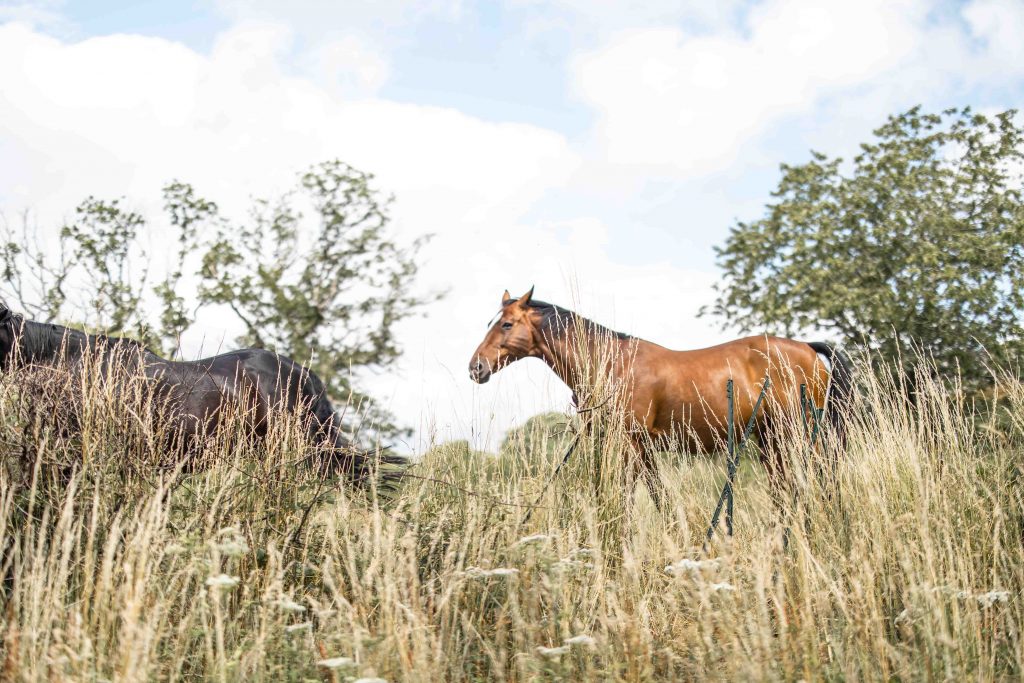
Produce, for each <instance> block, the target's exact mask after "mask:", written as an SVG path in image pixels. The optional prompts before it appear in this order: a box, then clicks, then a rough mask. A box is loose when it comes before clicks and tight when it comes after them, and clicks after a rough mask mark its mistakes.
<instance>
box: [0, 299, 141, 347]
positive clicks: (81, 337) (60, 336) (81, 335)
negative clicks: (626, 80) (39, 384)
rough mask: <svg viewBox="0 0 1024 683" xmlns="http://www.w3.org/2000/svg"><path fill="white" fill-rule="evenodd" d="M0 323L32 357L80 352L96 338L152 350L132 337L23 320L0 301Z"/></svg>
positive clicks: (112, 344) (118, 345)
mask: <svg viewBox="0 0 1024 683" xmlns="http://www.w3.org/2000/svg"><path fill="white" fill-rule="evenodd" d="M0 326H8V327H9V328H10V330H11V332H12V336H13V333H17V334H18V336H19V337H20V340H19V345H20V347H21V349H22V351H23V352H24V353H26V354H27V355H28V356H29V357H32V358H46V359H52V358H55V357H56V356H57V355H58V354H59V353H61V352H62V351H68V352H71V353H73V354H81V353H83V352H84V351H85V349H86V348H88V347H90V346H94V345H95V344H96V343H97V342H100V343H103V344H106V345H107V348H108V349H111V348H130V349H137V350H139V351H142V352H144V353H149V354H153V352H152V351H150V350H149V349H148V348H147V347H146V346H145V345H144V344H143V343H142V342H139V341H136V340H135V339H130V338H128V337H111V336H108V335H105V334H88V333H87V332H83V331H82V330H79V329H75V328H73V327H66V326H64V325H57V324H56V323H41V322H36V321H35V320H27V319H26V318H25V317H24V316H23V315H20V314H18V313H14V312H12V311H11V310H10V309H9V308H7V307H6V306H3V305H2V304H0ZM10 351H11V349H0V353H2V354H3V355H5V356H6V355H7V354H8V353H9V352H10ZM153 355H156V354H153Z"/></svg>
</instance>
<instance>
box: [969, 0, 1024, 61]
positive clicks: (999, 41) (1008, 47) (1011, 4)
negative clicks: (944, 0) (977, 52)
mask: <svg viewBox="0 0 1024 683" xmlns="http://www.w3.org/2000/svg"><path fill="white" fill-rule="evenodd" d="M961 14H962V15H963V17H964V19H965V20H966V21H967V23H968V25H969V26H970V30H971V34H972V35H973V36H974V38H975V39H977V40H980V41H981V42H982V43H984V44H985V45H986V46H987V48H988V49H987V51H986V52H985V53H984V59H985V61H987V62H988V64H987V65H986V66H987V67H988V69H989V70H996V71H997V73H1000V74H1003V75H1009V74H1021V73H1024V38H1022V37H1024V3H1021V2H1019V0H975V1H974V2H971V3H969V4H967V5H966V6H964V8H963V10H962V11H961Z"/></svg>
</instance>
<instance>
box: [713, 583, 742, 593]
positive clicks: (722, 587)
mask: <svg viewBox="0 0 1024 683" xmlns="http://www.w3.org/2000/svg"><path fill="white" fill-rule="evenodd" d="M711 590H712V591H713V592H715V593H718V592H719V591H726V592H732V591H735V590H736V586H734V585H732V584H731V583H727V582H725V581H723V582H722V583H713V584H711Z"/></svg>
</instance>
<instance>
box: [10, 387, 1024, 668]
mask: <svg viewBox="0 0 1024 683" xmlns="http://www.w3.org/2000/svg"><path fill="white" fill-rule="evenodd" d="M27 379H28V378H27V377H18V376H15V377H8V378H6V379H5V380H4V381H3V383H2V384H0V448H2V456H3V468H2V469H0V552H2V555H0V561H2V563H3V566H2V571H0V574H2V577H3V585H2V592H0V620H2V622H0V637H2V644H0V679H2V680H14V681H51V680H53V681H56V680H71V681H102V680H109V681H139V680H176V681H181V680H200V679H202V680H225V681H242V680H245V681H260V680H263V681H303V680H311V681H321V680H326V681H350V680H356V679H360V678H363V679H372V678H382V679H384V680H387V681H441V680H511V681H524V680H607V681H619V680H622V681H647V680H691V679H694V678H713V679H731V680H749V679H768V680H800V679H805V680H820V679H830V680H837V679H848V680H878V679H899V680H934V679H946V680H950V679H953V680H956V679H965V678H970V679H982V680H989V679H1019V677H1020V676H1022V675H1024V642H1022V638H1024V636H1022V634H1021V624H1024V603H1022V599H1021V591H1022V588H1024V549H1022V548H1024V544H1022V532H1024V488H1022V471H1024V385H1021V384H1018V383H1014V382H1010V381H1007V382H1006V383H1004V384H1003V386H1002V387H1001V396H1002V398H1001V399H1000V404H999V407H998V409H997V410H988V409H986V410H985V411H981V410H977V409H974V408H972V407H971V406H972V404H971V402H969V401H967V400H965V399H964V398H963V397H962V396H957V395H955V394H951V393H949V392H948V391H946V390H944V389H941V388H939V387H937V386H927V387H925V389H924V390H923V392H922V394H921V395H920V399H919V402H918V407H913V406H911V405H909V404H908V403H906V402H905V401H903V400H902V399H900V398H899V396H900V394H899V392H897V391H894V390H893V388H892V387H891V383H890V382H887V381H884V380H879V379H876V378H870V377H863V376H862V378H861V379H862V382H863V384H864V386H863V387H862V393H861V398H862V403H861V404H860V405H859V406H858V409H857V412H856V416H855V422H854V424H853V426H852V428H851V438H850V443H849V447H848V449H847V452H846V454H845V455H844V457H843V458H842V459H841V461H840V463H839V466H838V472H837V478H838V493H836V490H835V489H834V488H833V487H832V486H831V485H829V484H828V483H827V482H823V481H822V480H821V479H820V478H819V477H818V476H817V472H818V469H819V467H818V466H819V465H820V464H821V463H823V462H827V459H828V458H830V457H832V456H834V455H835V454H834V453H830V452H828V451H826V452H815V453H808V450H807V449H806V447H805V440H804V439H803V437H802V435H801V434H800V430H799V428H798V427H795V426H794V428H793V437H792V439H791V440H790V443H789V447H788V452H787V457H788V460H789V462H791V463H793V471H792V473H791V474H792V477H791V478H792V480H793V481H795V482H796V485H795V494H794V495H793V496H792V497H791V496H790V494H789V493H786V494H785V495H783V496H782V500H783V503H782V504H780V505H776V504H774V503H773V502H772V499H771V497H770V495H769V490H768V488H767V484H766V478H765V477H764V475H763V472H762V470H761V468H760V466H759V465H757V464H756V463H752V462H748V463H746V464H745V465H744V467H743V468H742V469H741V471H740V479H739V486H738V496H737V535H736V538H735V539H733V540H732V541H728V540H718V541H716V542H715V543H714V544H713V545H712V546H711V547H710V549H709V552H708V553H707V554H704V553H702V551H701V543H702V540H703V534H704V531H705V528H706V524H707V521H708V518H709V515H710V513H711V510H712V508H713V505H714V502H715V499H716V497H717V494H718V488H719V486H720V483H721V479H722V476H723V472H724V464H723V462H722V461H721V460H720V459H709V458H706V457H705V458H699V459H687V458H678V457H675V458H673V457H670V456H666V457H665V458H664V467H663V478H664V481H665V484H666V489H667V493H666V503H667V504H666V505H665V507H664V509H663V510H662V511H661V512H659V511H658V510H656V509H655V508H654V507H653V505H651V503H650V501H649V499H648V498H647V496H646V493H644V492H643V491H638V492H637V493H636V494H635V495H627V494H625V493H624V487H623V485H622V478H623V471H624V468H623V467H622V453H623V452H624V449H623V442H624V439H623V436H622V429H621V426H619V425H616V424H615V423H614V420H613V419H611V418H608V419H607V420H602V419H598V420H597V424H595V425H593V426H592V427H591V428H590V429H589V431H588V432H587V433H586V434H585V435H584V437H583V438H582V439H581V442H580V445H579V448H578V451H577V453H576V454H575V455H574V456H573V458H572V459H570V461H569V463H568V465H567V466H566V467H565V469H564V470H563V472H562V473H561V475H560V476H559V477H558V478H557V479H556V480H555V481H554V482H553V484H552V485H551V486H550V488H549V489H546V490H545V484H546V482H547V481H548V479H549V477H550V476H551V473H552V471H553V468H554V467H555V465H556V463H557V461H558V460H560V459H561V454H562V449H563V448H564V446H565V444H566V442H567V441H568V439H569V438H571V437H570V435H567V434H565V433H563V431H562V430H563V426H562V425H560V424H559V420H555V419H550V416H547V417H545V418H544V419H538V420H534V421H531V423H529V424H528V425H526V427H524V429H523V430H520V431H519V432H516V433H513V434H512V435H510V437H509V438H508V439H507V440H506V442H505V444H504V445H503V446H502V448H501V451H500V453H499V454H496V455H492V454H487V453H478V452H472V451H471V450H470V449H469V447H468V445H467V444H465V443H452V444H447V445H442V446H439V447H437V448H435V449H433V450H431V451H430V452H428V453H426V454H425V455H424V457H423V458H422V460H421V461H420V462H418V463H417V464H416V465H415V467H414V468H413V469H412V470H411V475H410V476H408V477H407V478H406V479H404V480H403V482H402V484H401V487H400V488H399V490H398V491H397V492H394V493H392V494H390V495H388V496H387V497H384V496H380V497H378V496H377V495H376V492H375V491H374V490H370V491H368V492H366V493H358V492H357V493H353V492H350V491H348V490H343V489H341V488H339V487H337V486H336V485H334V484H333V483H326V484H325V483H323V482H321V481H318V480H317V479H316V477H315V476H314V473H313V470H312V469H310V468H308V467H304V466H303V465H302V460H303V459H304V450H303V446H304V444H303V440H302V437H301V433H302V431H301V429H299V425H297V424H295V423H294V421H293V420H289V419H282V420H281V421H280V422H279V423H278V424H277V425H276V426H275V432H274V434H273V435H272V437H271V438H270V440H269V442H268V444H267V445H266V446H261V445H258V444H252V443H249V442H248V441H247V440H245V439H243V438H240V435H239V434H238V433H237V432H238V431H239V429H240V428H237V427H236V428H230V427H229V428H228V429H227V430H225V433H224V435H223V437H222V438H221V439H219V440H217V441H216V442H212V443H210V444H209V445H208V447H207V448H206V450H205V451H204V452H203V453H202V454H201V456H200V457H199V458H198V459H197V461H196V462H195V463H193V465H191V466H190V468H189V469H190V471H182V470H181V468H180V467H179V468H177V469H175V468H174V466H173V463H168V462H167V460H168V458H167V455H166V453H165V452H164V450H163V447H162V445H161V444H163V443H164V441H163V439H162V434H161V429H160V424H159V420H158V419H156V418H154V411H153V410H152V409H151V407H150V406H149V405H148V404H147V400H148V399H147V396H146V395H145V390H144V388H141V387H140V388H138V390H137V391H136V392H134V393H133V394H132V395H130V396H126V394H125V392H119V393H115V392H114V391H113V390H112V389H111V388H110V387H109V386H106V385H105V384H104V382H102V381H101V380H94V381H91V382H89V383H87V384H88V386H86V387H85V388H84V390H85V392H86V394H87V397H86V400H85V402H84V403H83V405H82V407H81V410H80V411H79V412H80V415H79V424H78V425H77V427H76V429H75V430H73V431H71V430H66V429H61V425H60V421H59V420H58V421H56V423H55V419H54V418H55V416H56V415H59V413H60V411H59V409H57V408H56V407H55V406H51V405H48V404H46V403H45V402H42V401H41V400H40V399H39V398H38V396H36V395H35V394H34V393H32V392H31V391H30V390H28V389H26V388H25V387H27V386H30V384H29V383H27V382H26V381H25V380H27ZM44 384H45V383H44ZM48 386H49V385H48ZM562 422H565V423H574V422H575V420H574V419H572V418H570V417H568V416H566V417H565V418H564V420H563V421H562ZM79 432H80V433H79ZM808 458H809V462H807V463H805V460H807V459H808ZM542 493H543V495H541V494H542ZM538 497H539V498H540V505H541V507H539V508H538V509H536V510H535V512H534V514H533V515H532V518H531V519H530V520H529V522H528V523H527V524H523V523H522V520H523V518H524V515H525V513H526V511H527V509H528V506H529V505H530V504H532V503H533V502H534V501H535V500H536V499H537V498H538ZM786 526H788V527H789V528H790V541H789V545H788V548H783V545H782V542H781V539H782V531H783V528H784V527H786Z"/></svg>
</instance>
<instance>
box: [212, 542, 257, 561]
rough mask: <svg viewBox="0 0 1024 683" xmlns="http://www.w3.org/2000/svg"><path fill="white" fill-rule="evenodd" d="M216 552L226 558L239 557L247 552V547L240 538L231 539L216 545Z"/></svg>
mask: <svg viewBox="0 0 1024 683" xmlns="http://www.w3.org/2000/svg"><path fill="white" fill-rule="evenodd" d="M216 548H217V551H218V552H219V553H220V554H221V555H227V556H228V557H241V556H242V555H245V554H246V553H247V552H249V546H247V545H246V544H245V541H243V540H242V539H240V538H232V539H228V540H227V541H224V542H223V543H218V544H216Z"/></svg>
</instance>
